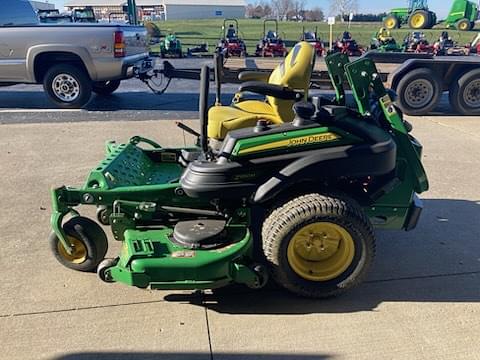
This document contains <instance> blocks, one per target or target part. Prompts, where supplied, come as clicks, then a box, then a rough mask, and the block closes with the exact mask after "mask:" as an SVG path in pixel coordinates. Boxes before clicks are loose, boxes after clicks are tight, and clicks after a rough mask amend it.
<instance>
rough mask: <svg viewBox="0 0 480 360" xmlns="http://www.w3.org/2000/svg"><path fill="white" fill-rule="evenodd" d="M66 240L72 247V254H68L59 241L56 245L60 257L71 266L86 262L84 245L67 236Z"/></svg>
mask: <svg viewBox="0 0 480 360" xmlns="http://www.w3.org/2000/svg"><path fill="white" fill-rule="evenodd" d="M67 240H68V241H69V242H70V244H71V245H73V253H72V254H69V253H68V252H67V251H66V250H65V248H64V247H63V245H62V243H61V242H60V241H59V242H58V243H57V249H58V253H59V254H60V256H61V257H63V258H64V259H65V260H67V261H68V262H71V263H73V264H81V263H83V262H85V260H87V248H86V247H85V244H84V243H83V242H82V241H80V240H79V239H77V238H74V237H72V236H68V237H67Z"/></svg>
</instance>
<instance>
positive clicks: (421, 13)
mask: <svg viewBox="0 0 480 360" xmlns="http://www.w3.org/2000/svg"><path fill="white" fill-rule="evenodd" d="M429 19H430V16H429V13H428V11H425V10H416V11H414V12H413V13H411V14H410V16H409V18H408V26H409V27H410V28H412V29H416V30H418V29H426V28H427V26H428V25H429V22H430V21H429Z"/></svg>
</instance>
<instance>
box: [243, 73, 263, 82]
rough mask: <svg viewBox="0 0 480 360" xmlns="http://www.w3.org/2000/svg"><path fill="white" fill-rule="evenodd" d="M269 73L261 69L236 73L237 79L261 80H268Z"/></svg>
mask: <svg viewBox="0 0 480 360" xmlns="http://www.w3.org/2000/svg"><path fill="white" fill-rule="evenodd" d="M269 77H270V73H268V72H264V71H263V72H262V71H242V72H241V73H240V74H238V80H240V81H252V80H255V81H263V82H268V78H269Z"/></svg>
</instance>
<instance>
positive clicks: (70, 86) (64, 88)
mask: <svg viewBox="0 0 480 360" xmlns="http://www.w3.org/2000/svg"><path fill="white" fill-rule="evenodd" d="M52 90H53V92H54V94H55V96H56V97H58V98H59V99H60V100H62V101H64V102H72V101H75V100H76V99H77V98H78V96H79V95H80V84H79V83H78V81H77V80H76V79H75V78H74V77H73V76H71V75H69V74H58V75H57V76H55V78H54V79H53V82H52Z"/></svg>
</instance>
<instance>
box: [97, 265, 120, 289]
mask: <svg viewBox="0 0 480 360" xmlns="http://www.w3.org/2000/svg"><path fill="white" fill-rule="evenodd" d="M117 261H118V259H105V260H103V261H102V262H101V263H100V264H99V265H98V268H97V275H98V277H99V278H100V280H102V281H103V282H106V283H114V282H115V280H113V278H112V275H111V273H110V268H111V267H112V266H115V265H116V264H117Z"/></svg>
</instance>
